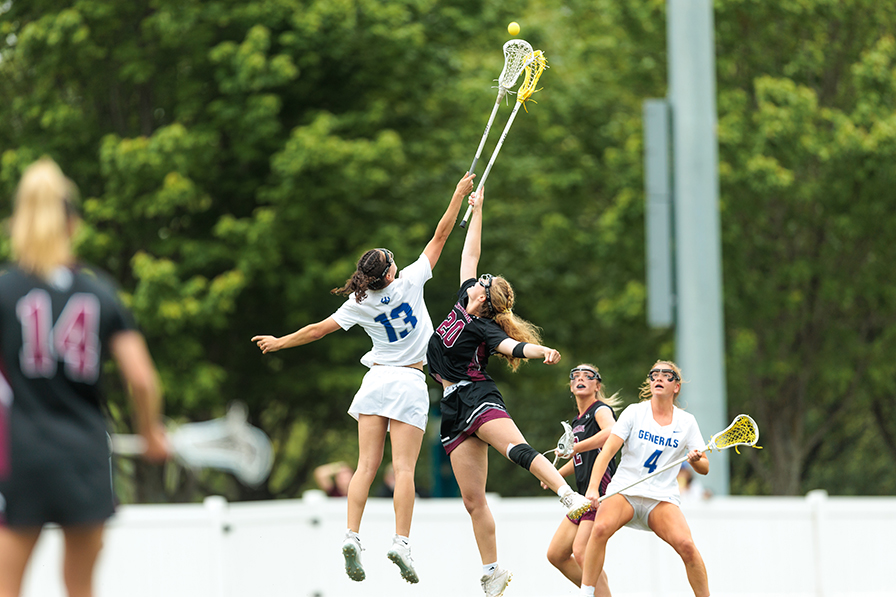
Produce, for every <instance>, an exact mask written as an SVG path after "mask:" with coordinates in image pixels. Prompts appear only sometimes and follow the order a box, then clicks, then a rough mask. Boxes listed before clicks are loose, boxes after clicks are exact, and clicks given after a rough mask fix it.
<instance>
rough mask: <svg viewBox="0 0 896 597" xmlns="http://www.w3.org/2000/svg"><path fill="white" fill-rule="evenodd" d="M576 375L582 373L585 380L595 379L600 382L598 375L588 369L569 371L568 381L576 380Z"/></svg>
mask: <svg viewBox="0 0 896 597" xmlns="http://www.w3.org/2000/svg"><path fill="white" fill-rule="evenodd" d="M576 373H583V374H584V375H585V379H589V380H590V379H596V380H597V381H600V373H598V372H597V371H595V370H594V369H589V368H587V367H576V368H575V369H570V371H569V381H573V380H574V379H575V378H576Z"/></svg>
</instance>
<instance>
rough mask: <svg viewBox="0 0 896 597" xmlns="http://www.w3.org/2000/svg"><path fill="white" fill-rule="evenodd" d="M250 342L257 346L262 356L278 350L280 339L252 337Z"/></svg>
mask: <svg viewBox="0 0 896 597" xmlns="http://www.w3.org/2000/svg"><path fill="white" fill-rule="evenodd" d="M252 342H255V343H256V344H257V345H258V348H260V349H261V352H262V354H267V353H269V352H277V351H278V350H280V338H276V337H274V336H252Z"/></svg>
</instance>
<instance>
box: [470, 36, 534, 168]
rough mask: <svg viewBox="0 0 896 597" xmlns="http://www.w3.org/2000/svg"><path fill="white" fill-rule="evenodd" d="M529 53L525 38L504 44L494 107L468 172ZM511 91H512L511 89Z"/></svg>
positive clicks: (479, 153) (530, 47)
mask: <svg viewBox="0 0 896 597" xmlns="http://www.w3.org/2000/svg"><path fill="white" fill-rule="evenodd" d="M531 55H532V46H530V45H529V42H527V41H525V40H522V39H511V40H510V41H508V42H507V43H505V44H504V70H502V71H501V76H500V77H498V99H496V100H495V107H494V108H492V115H491V116H489V118H488V123H487V124H486V125H485V131H484V132H483V133H482V139H481V140H480V141H479V147H478V148H477V149H476V157H474V158H473V163H472V164H471V165H470V170H469V172H470V174H472V173H473V170H475V169H476V162H477V161H479V156H480V155H482V148H483V147H485V140H486V138H487V137H488V131H489V130H490V129H491V127H492V123H493V122H494V121H495V114H497V113H498V107H499V106H500V105H501V100H502V99H503V98H504V95H505V94H506V93H507V92H508V91H510V88H511V87H513V86H514V85H515V84H516V80H517V79H518V78H519V76H520V75H521V74H522V72H523V69H524V68H525V67H526V64H527V58H528V57H529V56H531ZM511 93H513V92H512V91H511Z"/></svg>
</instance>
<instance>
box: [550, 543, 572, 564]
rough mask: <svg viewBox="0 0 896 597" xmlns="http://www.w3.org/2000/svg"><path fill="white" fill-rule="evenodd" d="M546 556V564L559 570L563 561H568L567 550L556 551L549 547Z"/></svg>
mask: <svg viewBox="0 0 896 597" xmlns="http://www.w3.org/2000/svg"><path fill="white" fill-rule="evenodd" d="M547 556H548V562H550V563H551V566H553V567H554V568H559V567H560V566H562V565H563V563H564V562H565V561H567V560H568V559H569V550H567V549H557V548H555V547H553V546H551V547H549V548H548V553H547Z"/></svg>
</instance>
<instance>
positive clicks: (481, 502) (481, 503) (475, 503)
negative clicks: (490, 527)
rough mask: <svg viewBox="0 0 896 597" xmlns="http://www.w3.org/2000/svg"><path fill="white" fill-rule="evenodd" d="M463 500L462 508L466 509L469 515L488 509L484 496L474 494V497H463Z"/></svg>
mask: <svg viewBox="0 0 896 597" xmlns="http://www.w3.org/2000/svg"><path fill="white" fill-rule="evenodd" d="M463 500H464V508H466V509H467V512H468V513H469V514H471V515H472V514H475V513H476V512H479V511H481V510H483V509H487V508H488V502H487V501H486V499H485V494H484V493H482V494H480V493H476V494H475V495H465V496H463Z"/></svg>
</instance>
